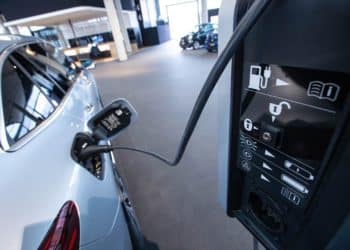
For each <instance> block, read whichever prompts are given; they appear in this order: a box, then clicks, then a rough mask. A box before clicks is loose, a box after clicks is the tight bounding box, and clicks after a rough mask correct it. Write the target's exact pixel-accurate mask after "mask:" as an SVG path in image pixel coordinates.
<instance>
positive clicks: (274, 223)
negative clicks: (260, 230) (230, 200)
mask: <svg viewBox="0 0 350 250" xmlns="http://www.w3.org/2000/svg"><path fill="white" fill-rule="evenodd" d="M248 202H249V210H250V214H251V215H252V216H253V217H255V218H256V220H257V221H258V222H260V224H262V225H263V226H264V227H265V228H266V229H267V230H268V231H270V232H273V233H280V232H282V231H283V227H284V224H283V220H282V218H283V217H282V213H281V211H280V209H279V208H278V206H277V204H276V203H275V202H274V201H273V200H272V199H270V198H269V197H267V196H266V195H265V194H262V193H260V192H259V193H257V192H251V193H250V194H249V199H248Z"/></svg>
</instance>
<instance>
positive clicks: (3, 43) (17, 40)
mask: <svg viewBox="0 0 350 250" xmlns="http://www.w3.org/2000/svg"><path fill="white" fill-rule="evenodd" d="M39 41H41V40H40V39H38V38H35V37H31V36H21V35H8V34H0V54H1V53H2V52H3V51H4V50H6V49H7V48H9V47H12V46H16V45H20V44H25V43H31V42H39Z"/></svg>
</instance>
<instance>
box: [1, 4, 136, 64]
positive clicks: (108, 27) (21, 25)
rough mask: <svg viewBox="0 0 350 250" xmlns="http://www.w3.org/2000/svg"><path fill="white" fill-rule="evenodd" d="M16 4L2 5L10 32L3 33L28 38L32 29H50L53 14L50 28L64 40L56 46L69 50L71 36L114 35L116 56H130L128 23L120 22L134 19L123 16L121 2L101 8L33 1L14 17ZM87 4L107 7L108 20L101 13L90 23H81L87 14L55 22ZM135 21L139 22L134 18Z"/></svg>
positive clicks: (124, 14) (124, 57) (88, 20)
mask: <svg viewBox="0 0 350 250" xmlns="http://www.w3.org/2000/svg"><path fill="white" fill-rule="evenodd" d="M16 2H17V1H16V0H15V1H14V2H13V1H12V3H11V2H10V1H5V2H4V3H2V4H1V9H0V11H1V12H2V13H3V14H4V16H5V18H6V20H7V22H4V26H5V27H7V29H5V30H3V31H2V32H5V33H6V32H8V33H12V34H23V35H28V33H29V34H31V33H32V30H31V27H32V26H43V27H42V28H46V27H47V26H48V25H47V21H48V20H47V18H48V17H47V16H48V14H50V13H51V14H52V17H51V18H52V19H53V20H50V21H49V22H50V23H49V25H50V24H51V26H54V27H55V29H56V32H55V33H56V34H55V35H56V36H57V37H60V38H63V39H64V41H63V42H60V43H56V44H57V45H65V46H67V47H70V43H69V42H68V40H69V39H71V38H72V35H73V37H74V36H76V35H79V36H84V35H85V36H87V35H92V32H96V31H97V32H98V33H96V34H99V33H101V32H111V33H112V35H113V39H112V42H114V46H115V49H114V50H115V51H116V53H115V54H116V56H117V58H118V59H119V60H121V61H123V60H127V52H129V53H130V52H131V46H130V41H129V37H128V35H127V31H126V28H127V27H125V25H124V23H125V22H124V21H123V20H121V19H122V18H124V17H126V18H130V16H131V17H132V15H128V13H122V9H121V4H120V0H115V1H114V0H105V1H104V2H103V3H104V4H101V1H93V0H89V1H72V2H71V4H67V2H62V3H61V1H50V2H48V4H45V3H42V1H37V0H35V1H31V3H30V4H26V5H28V8H25V9H26V10H27V11H23V10H22V11H20V14H19V13H15V12H14V11H13V10H14V9H15V8H13V7H14V4H15V3H16ZM116 2H117V4H116ZM86 4H89V5H90V6H97V7H98V9H102V8H101V7H105V8H103V9H104V10H105V14H104V17H105V18H102V19H99V18H100V17H103V16H100V14H99V13H98V14H96V16H95V17H93V16H91V18H89V19H86V20H81V17H80V16H81V15H84V13H78V12H76V17H75V16H69V17H67V19H66V20H62V18H61V17H57V21H56V22H55V21H54V19H55V17H56V16H55V13H57V12H60V11H64V10H68V9H73V8H79V7H82V6H81V5H84V6H85V5H86ZM29 5H30V6H29ZM36 7H38V8H36ZM62 8H63V9H62ZM94 8H96V7H94ZM96 9H97V8H96ZM82 11H84V10H82ZM40 17H42V18H43V19H45V21H44V20H43V22H42V25H41V23H40ZM134 17H135V18H136V16H135V15H134ZM31 18H32V19H31ZM75 18H76V19H75ZM34 19H35V20H36V23H35V24H36V25H33V23H31V21H32V20H34ZM107 19H108V20H109V22H107ZM21 21H22V22H21ZM127 23H135V21H134V22H130V21H129V20H128V21H127ZM136 23H137V22H136ZM101 24H102V25H101ZM75 26H78V27H75ZM99 26H100V27H99ZM36 28H37V27H34V30H36ZM28 30H29V32H28ZM111 51H113V50H111ZM112 54H113V53H112Z"/></svg>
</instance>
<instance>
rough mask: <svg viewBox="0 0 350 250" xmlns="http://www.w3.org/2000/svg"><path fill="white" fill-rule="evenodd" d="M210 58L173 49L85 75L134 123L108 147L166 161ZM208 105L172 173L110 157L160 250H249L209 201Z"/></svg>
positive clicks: (138, 158)
mask: <svg viewBox="0 0 350 250" xmlns="http://www.w3.org/2000/svg"><path fill="white" fill-rule="evenodd" d="M215 57H216V55H215V54H208V53H207V52H206V51H205V50H200V51H181V50H180V49H179V48H178V45H177V43H176V42H169V43H166V44H163V45H160V46H155V47H151V48H147V49H143V50H142V51H140V52H139V53H137V54H136V55H133V56H131V57H130V59H129V61H127V62H123V63H118V62H112V63H105V64H99V65H98V66H97V68H96V69H95V70H93V73H94V75H95V77H96V79H97V81H98V84H99V88H100V91H101V94H102V98H103V100H104V103H108V102H110V101H112V100H113V99H115V98H118V97H124V98H127V99H128V100H129V101H130V102H131V103H132V104H133V105H134V106H135V108H136V109H137V111H138V113H139V119H138V121H137V123H136V124H135V125H134V126H132V127H131V128H130V129H129V130H127V131H126V133H124V134H122V135H121V136H120V137H119V138H118V139H117V140H116V141H115V143H116V144H119V145H126V146H133V147H139V148H143V149H147V150H152V151H156V152H159V153H161V154H163V155H165V156H167V157H168V158H171V159H172V158H173V157H174V154H175V151H176V147H177V145H178V144H179V141H180V136H181V135H182V132H183V130H184V127H185V124H186V121H187V119H188V117H189V113H190V111H191V109H192V107H193V104H194V102H195V99H196V97H197V95H198V93H199V90H200V88H201V86H202V84H203V81H204V79H205V77H206V76H207V74H208V70H209V69H210V67H211V65H212V64H213V62H214V60H215ZM216 102H217V100H216V98H215V93H214V95H213V96H212V97H211V99H210V101H209V103H208V105H207V107H206V109H205V111H204V113H203V114H202V117H201V119H200V121H199V125H198V127H197V129H196V131H195V133H194V135H193V136H192V138H191V141H190V144H189V146H188V148H187V151H186V153H185V155H184V158H183V160H182V161H181V163H180V164H179V165H178V167H175V168H174V167H173V168H171V167H168V166H167V165H165V164H163V163H161V162H159V161H157V160H155V159H152V158H150V157H148V156H144V155H141V154H137V153H133V152H126V151H124V152H116V156H117V159H118V162H119V166H120V168H121V172H122V174H123V176H124V179H125V180H126V184H127V186H128V189H129V193H130V196H131V199H132V200H133V202H134V206H135V209H136V213H137V215H138V217H139V220H140V223H141V227H142V229H143V231H144V233H145V235H146V237H147V238H148V239H149V240H151V241H154V242H156V243H157V244H158V246H159V248H160V249H162V250H163V249H164V250H167V249H169V250H175V249H176V250H180V249H181V250H182V249H184V250H187V249H188V250H206V249H207V250H225V249H240V250H241V249H242V250H245V249H252V248H253V244H252V236H251V235H250V234H249V233H248V232H247V231H246V230H245V229H244V227H243V226H242V225H241V224H240V223H239V222H237V221H236V220H233V219H230V218H228V217H227V216H226V215H225V211H224V210H223V209H222V207H221V206H220V204H219V202H218V195H217V192H218V191H217V182H218V179H217V166H216V157H217V156H216V154H217V152H216V148H217V113H218V109H217V105H216Z"/></svg>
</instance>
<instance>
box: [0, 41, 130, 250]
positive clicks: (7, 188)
mask: <svg viewBox="0 0 350 250" xmlns="http://www.w3.org/2000/svg"><path fill="white" fill-rule="evenodd" d="M30 40H31V39H27V38H23V39H22V40H20V42H18V44H20V43H23V42H29V41H30ZM1 42H2V41H1V39H0V44H1ZM11 46H13V45H11ZM5 47H7V46H1V45H0V49H1V48H5ZM2 60H3V58H2ZM0 103H1V105H2V102H0ZM61 105H62V106H61V110H59V113H58V114H57V115H55V116H54V119H52V120H51V121H50V122H47V123H46V124H45V126H44V127H43V128H42V129H41V130H36V131H33V134H32V135H33V136H32V137H30V140H29V141H26V143H23V144H21V145H19V146H16V147H15V148H11V149H10V151H11V150H15V151H13V152H4V151H1V152H0V162H1V164H0V165H1V174H0V197H1V206H0V221H1V225H2V229H1V233H0V249H36V248H37V247H38V246H39V244H40V243H41V241H42V240H43V238H44V236H45V234H46V233H47V231H48V229H49V227H50V225H51V223H52V221H53V219H54V218H55V216H56V215H57V213H58V211H59V209H60V208H61V206H62V205H63V204H64V203H65V202H66V201H67V200H73V201H75V202H76V204H77V205H78V209H79V215H80V243H81V247H83V248H85V247H86V248H87V249H131V243H130V238H129V235H128V230H127V226H126V222H125V217H124V214H123V211H122V207H121V201H120V190H119V189H118V188H117V186H116V183H115V180H114V176H113V169H112V164H113V163H112V161H111V158H110V156H109V155H108V154H106V155H105V156H104V167H105V172H104V179H103V180H98V179H97V178H95V177H94V176H93V175H92V174H90V173H89V172H88V171H87V170H85V169H84V168H83V167H82V166H80V165H78V164H77V163H75V162H74V161H73V160H72V159H71V157H70V150H71V144H72V140H73V137H74V135H75V134H76V133H78V132H82V131H88V128H87V125H86V124H87V120H88V119H89V118H90V117H91V116H92V115H93V114H94V113H95V112H97V111H98V110H100V109H101V104H100V99H99V95H98V90H97V87H96V83H95V81H94V79H93V77H92V75H91V74H90V73H88V72H83V73H82V74H81V75H80V76H79V78H78V79H77V81H76V83H75V84H74V86H73V87H72V88H71V90H70V91H69V93H68V94H67V97H66V100H65V101H64V102H63V103H62V104H61ZM0 116H1V117H2V112H1V113H0ZM1 121H2V122H3V119H1ZM0 130H4V124H3V123H2V124H0ZM108 239H120V241H115V240H108Z"/></svg>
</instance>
